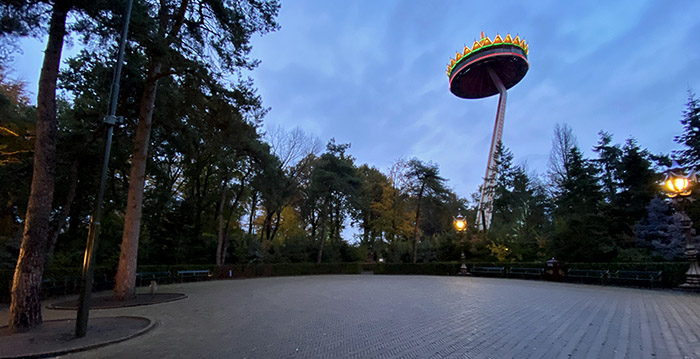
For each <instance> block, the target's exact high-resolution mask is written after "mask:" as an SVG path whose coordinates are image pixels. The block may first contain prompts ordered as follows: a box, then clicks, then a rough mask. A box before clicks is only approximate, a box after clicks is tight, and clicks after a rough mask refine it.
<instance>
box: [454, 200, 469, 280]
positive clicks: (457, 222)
mask: <svg viewBox="0 0 700 359" xmlns="http://www.w3.org/2000/svg"><path fill="white" fill-rule="evenodd" d="M452 225H454V227H455V230H456V231H457V233H459V244H460V247H462V254H461V255H460V258H461V259H462V266H461V267H460V268H459V274H460V275H469V271H468V270H467V263H466V260H467V257H466V256H465V255H464V231H465V230H466V229H467V219H466V218H464V216H463V215H462V213H459V212H458V213H457V217H453V219H452Z"/></svg>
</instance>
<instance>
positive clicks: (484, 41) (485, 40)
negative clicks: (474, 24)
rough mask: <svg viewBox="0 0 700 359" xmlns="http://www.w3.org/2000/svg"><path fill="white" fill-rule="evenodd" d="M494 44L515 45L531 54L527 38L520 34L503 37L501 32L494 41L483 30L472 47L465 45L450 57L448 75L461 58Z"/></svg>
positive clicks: (526, 53)
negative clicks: (521, 37) (452, 57)
mask: <svg viewBox="0 0 700 359" xmlns="http://www.w3.org/2000/svg"><path fill="white" fill-rule="evenodd" d="M493 45H515V46H517V47H519V48H521V49H523V51H525V55H529V54H530V49H529V46H528V44H527V43H526V42H525V39H520V36H519V35H515V39H513V37H511V36H510V34H507V35H506V37H505V38H502V37H501V35H500V34H496V37H494V38H493V41H491V39H490V38H489V37H488V36H486V34H484V32H483V31H482V32H481V38H480V39H479V40H474V44H473V45H472V48H471V49H470V48H469V46H464V50H463V51H462V52H461V53H460V52H457V53H456V54H455V58H454V59H450V63H449V65H447V76H450V72H451V71H452V69H453V68H454V66H455V65H456V64H457V63H459V62H460V60H462V59H464V58H465V57H467V56H468V55H469V54H470V53H472V52H474V51H477V50H479V49H481V48H483V47H488V46H493Z"/></svg>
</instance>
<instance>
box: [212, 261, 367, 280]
mask: <svg viewBox="0 0 700 359" xmlns="http://www.w3.org/2000/svg"><path fill="white" fill-rule="evenodd" d="M360 270H361V265H360V263H322V264H313V263H280V264H249V265H245V264H239V265H225V266H221V267H218V268H216V270H215V271H214V277H215V278H217V279H226V278H255V277H281V276H294V275H316V274H360Z"/></svg>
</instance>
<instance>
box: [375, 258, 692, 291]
mask: <svg viewBox="0 0 700 359" xmlns="http://www.w3.org/2000/svg"><path fill="white" fill-rule="evenodd" d="M460 266H461V263H457V262H434V263H416V264H412V263H380V264H363V265H362V270H364V271H368V270H373V271H374V273H375V274H420V275H442V276H444V275H457V273H459V268H460ZM544 266H545V263H543V262H467V267H468V268H469V269H471V268H473V267H506V270H509V269H510V268H544ZM562 267H563V268H564V269H602V270H610V271H611V272H614V271H617V270H640V271H662V272H663V274H662V278H661V286H662V287H666V288H674V287H677V286H678V285H680V284H682V283H683V282H684V281H685V272H687V271H688V263H683V262H649V263H563V265H562Z"/></svg>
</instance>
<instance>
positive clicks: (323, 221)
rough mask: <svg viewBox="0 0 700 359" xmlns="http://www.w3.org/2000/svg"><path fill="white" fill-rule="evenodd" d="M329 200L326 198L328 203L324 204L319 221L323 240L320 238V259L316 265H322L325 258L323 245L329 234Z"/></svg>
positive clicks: (318, 258) (317, 259)
mask: <svg viewBox="0 0 700 359" xmlns="http://www.w3.org/2000/svg"><path fill="white" fill-rule="evenodd" d="M328 202H329V199H328V198H326V201H325V202H324V204H323V210H322V211H321V218H320V219H319V222H320V223H319V225H320V226H321V238H320V241H321V243H320V245H319V246H318V257H317V258H316V263H317V264H321V259H322V258H323V245H324V244H325V243H326V235H327V233H328V223H327V219H328V206H329V203H328Z"/></svg>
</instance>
